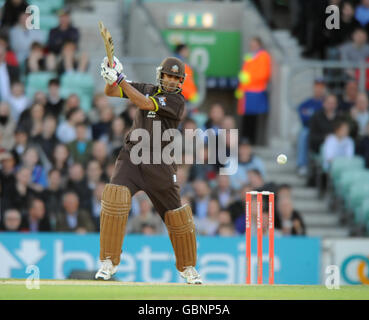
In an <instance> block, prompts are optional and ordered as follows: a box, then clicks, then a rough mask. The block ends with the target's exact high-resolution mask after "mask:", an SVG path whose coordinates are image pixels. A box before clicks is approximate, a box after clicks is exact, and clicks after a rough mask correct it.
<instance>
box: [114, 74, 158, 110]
mask: <svg viewBox="0 0 369 320" xmlns="http://www.w3.org/2000/svg"><path fill="white" fill-rule="evenodd" d="M118 87H120V88H121V90H123V91H124V94H125V95H126V96H127V97H128V99H129V100H131V102H132V103H133V104H135V105H136V106H137V107H138V108H139V109H141V110H148V111H157V110H158V106H157V105H155V102H154V100H153V99H151V98H147V97H146V96H144V95H143V94H142V93H141V92H140V91H138V90H137V89H136V88H134V87H133V86H131V85H130V84H129V83H128V82H127V81H125V80H122V82H121V83H120V84H119V86H118ZM118 90H119V89H118Z"/></svg>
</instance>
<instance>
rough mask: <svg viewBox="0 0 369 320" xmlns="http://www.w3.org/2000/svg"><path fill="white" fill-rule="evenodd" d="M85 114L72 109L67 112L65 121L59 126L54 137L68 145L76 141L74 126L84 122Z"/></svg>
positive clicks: (77, 109)
mask: <svg viewBox="0 0 369 320" xmlns="http://www.w3.org/2000/svg"><path fill="white" fill-rule="evenodd" d="M85 119H86V117H85V114H84V113H83V111H82V110H81V109H79V108H73V109H71V110H70V111H68V112H67V115H66V120H65V121H63V122H62V123H60V124H59V126H58V128H57V130H56V137H57V138H58V139H59V141H61V142H62V143H70V142H72V141H73V140H76V127H75V126H76V124H77V123H80V122H84V121H85Z"/></svg>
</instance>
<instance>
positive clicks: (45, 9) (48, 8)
mask: <svg viewBox="0 0 369 320" xmlns="http://www.w3.org/2000/svg"><path fill="white" fill-rule="evenodd" d="M52 2H53V1H46V0H29V1H28V3H29V4H30V5H34V6H37V7H38V8H39V9H40V16H41V17H42V16H43V15H48V14H52V13H53V12H54V11H55V9H54V5H53V4H52Z"/></svg>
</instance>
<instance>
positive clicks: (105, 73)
mask: <svg viewBox="0 0 369 320" xmlns="http://www.w3.org/2000/svg"><path fill="white" fill-rule="evenodd" d="M100 74H101V76H102V77H103V79H104V80H105V82H106V83H107V84H109V85H116V84H120V83H121V82H122V81H123V80H124V79H125V78H126V75H125V74H124V73H119V72H118V71H117V70H115V69H112V68H109V67H106V66H105V63H104V62H103V63H102V64H101V73H100Z"/></svg>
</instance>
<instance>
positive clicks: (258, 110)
mask: <svg viewBox="0 0 369 320" xmlns="http://www.w3.org/2000/svg"><path fill="white" fill-rule="evenodd" d="M250 49H251V52H250V53H247V54H246V55H245V56H244V62H243V66H242V69H241V71H240V73H239V75H238V80H239V84H238V88H237V90H236V93H235V95H236V98H237V99H238V108H237V113H238V114H239V115H246V114H247V115H251V114H262V113H266V112H267V111H268V109H269V105H268V97H267V92H266V90H267V86H268V82H269V79H270V75H271V57H270V55H269V53H268V52H267V51H266V50H264V49H263V48H262V43H261V40H260V39H258V38H253V39H252V40H251V42H250Z"/></svg>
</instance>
